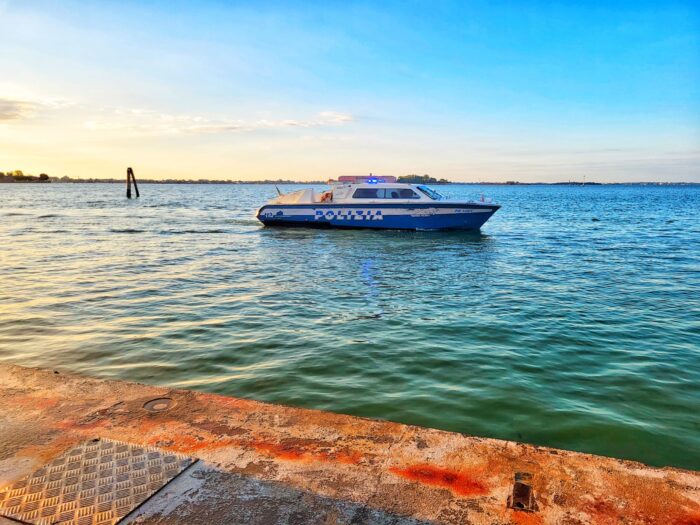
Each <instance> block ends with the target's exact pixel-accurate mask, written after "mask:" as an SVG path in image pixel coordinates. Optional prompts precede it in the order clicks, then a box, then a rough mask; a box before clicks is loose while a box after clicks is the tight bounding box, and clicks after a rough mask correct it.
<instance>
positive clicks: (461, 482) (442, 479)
mask: <svg viewBox="0 0 700 525" xmlns="http://www.w3.org/2000/svg"><path fill="white" fill-rule="evenodd" d="M389 472H391V473H392V474H396V475H397V476H401V477H402V478H405V479H409V480H411V481H416V482H419V483H424V484H425V485H431V486H434V487H442V488H446V489H449V490H451V491H452V492H453V493H455V494H459V495H460V496H476V495H479V494H486V492H487V490H486V487H485V486H484V485H483V484H482V483H481V482H479V481H477V480H475V479H473V478H472V477H470V476H468V475H467V474H464V473H462V472H456V471H452V470H447V469H443V468H438V467H434V466H432V465H425V464H423V465H412V466H410V467H407V468H403V469H402V468H397V467H392V468H390V469H389Z"/></svg>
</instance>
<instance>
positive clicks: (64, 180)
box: [0, 173, 700, 186]
mask: <svg viewBox="0 0 700 525" xmlns="http://www.w3.org/2000/svg"><path fill="white" fill-rule="evenodd" d="M137 182H138V184H227V185H236V184H268V185H272V184H286V185H290V184H294V185H328V180H311V181H298V180H288V179H277V180H271V179H263V180H230V179H229V180H211V179H197V180H188V179H164V180H156V179H137ZM398 182H401V183H409V184H429V185H431V186H449V185H458V184H465V185H474V186H700V182H660V181H656V182H576V181H565V182H519V181H506V182H486V181H464V182H462V181H447V180H445V179H441V180H430V181H427V182H426V181H423V180H416V181H414V180H410V179H407V180H399V181H398ZM3 183H9V184H49V183H53V184H125V181H124V179H123V178H119V179H112V178H110V179H97V178H94V179H92V178H91V179H73V178H70V177H60V178H59V177H49V176H48V175H45V174H42V175H40V176H39V177H35V176H33V175H20V176H16V175H15V176H13V175H5V174H4V173H0V184H3Z"/></svg>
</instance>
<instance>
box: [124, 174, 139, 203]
mask: <svg viewBox="0 0 700 525" xmlns="http://www.w3.org/2000/svg"><path fill="white" fill-rule="evenodd" d="M132 181H133V183H134V190H136V197H137V198H138V197H140V196H141V195H140V194H139V187H138V185H137V184H136V177H134V170H132V169H131V168H126V198H127V199H130V198H131V183H132Z"/></svg>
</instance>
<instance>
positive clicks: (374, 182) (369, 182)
mask: <svg viewBox="0 0 700 525" xmlns="http://www.w3.org/2000/svg"><path fill="white" fill-rule="evenodd" d="M378 182H379V179H377V178H374V177H372V178H371V179H367V184H377V183H378Z"/></svg>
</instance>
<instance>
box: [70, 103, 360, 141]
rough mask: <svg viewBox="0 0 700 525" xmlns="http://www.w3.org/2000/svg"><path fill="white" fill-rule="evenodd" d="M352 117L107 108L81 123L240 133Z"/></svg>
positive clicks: (157, 130) (323, 123)
mask: <svg viewBox="0 0 700 525" xmlns="http://www.w3.org/2000/svg"><path fill="white" fill-rule="evenodd" d="M354 120H355V119H354V117H353V116H352V115H350V114H348V113H341V112H336V111H322V112H320V113H318V114H316V115H314V116H313V117H311V118H308V119H301V120H300V119H274V120H273V119H259V120H244V119H231V118H222V119H212V118H207V117H202V116H193V115H173V114H167V113H159V112H156V111H151V110H146V109H107V110H103V111H101V112H100V114H99V115H98V116H96V117H94V118H91V119H89V120H86V121H85V122H84V123H83V125H84V126H85V127H86V128H88V129H93V130H131V131H136V132H143V133H150V134H182V135H207V134H224V133H241V132H251V131H259V130H273V129H280V128H295V127H298V128H319V127H330V126H340V125H344V124H348V123H350V122H353V121H354Z"/></svg>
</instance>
